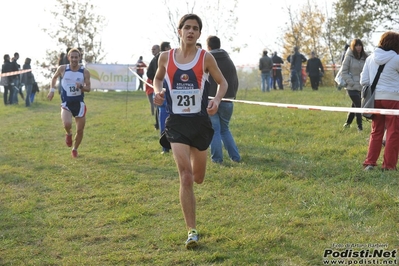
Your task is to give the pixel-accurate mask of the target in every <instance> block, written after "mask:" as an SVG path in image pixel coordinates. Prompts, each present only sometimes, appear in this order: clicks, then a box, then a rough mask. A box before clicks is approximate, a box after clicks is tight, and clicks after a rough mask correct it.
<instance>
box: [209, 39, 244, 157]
mask: <svg viewBox="0 0 399 266" xmlns="http://www.w3.org/2000/svg"><path fill="white" fill-rule="evenodd" d="M206 42H207V46H208V51H209V52H210V53H211V54H212V55H213V57H214V58H215V60H216V63H217V64H218V67H219V68H220V71H221V72H222V74H223V76H224V77H225V79H226V81H227V83H228V87H227V92H226V94H225V96H224V99H226V100H222V101H221V102H220V105H219V109H218V111H217V112H216V114H214V115H211V116H210V118H211V122H212V127H213V130H214V134H213V138H212V142H211V159H212V162H215V163H222V162H223V149H222V144H224V147H225V148H226V150H227V152H228V154H229V157H230V159H231V160H232V161H234V162H239V161H240V160H241V156H240V153H239V151H238V148H237V145H236V143H235V141H234V138H233V135H232V134H231V132H230V129H229V123H230V119H231V116H232V114H233V102H232V101H229V100H228V99H231V100H233V99H235V98H236V94H237V90H238V77H237V70H236V67H235V65H234V63H233V61H232V60H231V59H230V56H229V55H228V53H227V52H226V51H225V50H223V49H220V39H219V38H218V37H217V36H212V35H211V36H209V37H208V39H207V40H206ZM206 84H207V85H206V86H209V96H211V97H214V96H215V95H216V91H217V83H216V82H215V81H214V80H213V78H212V76H209V83H208V82H207V83H206Z"/></svg>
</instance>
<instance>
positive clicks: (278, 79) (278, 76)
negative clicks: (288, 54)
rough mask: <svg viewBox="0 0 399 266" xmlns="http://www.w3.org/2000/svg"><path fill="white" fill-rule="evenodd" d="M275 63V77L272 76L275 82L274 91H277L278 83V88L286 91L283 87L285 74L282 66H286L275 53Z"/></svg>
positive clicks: (273, 58) (273, 59)
mask: <svg viewBox="0 0 399 266" xmlns="http://www.w3.org/2000/svg"><path fill="white" fill-rule="evenodd" d="M272 61H273V75H272V81H273V89H275V90H276V89H277V87H276V83H277V84H278V88H279V89H280V90H283V89H284V86H283V74H282V64H284V61H283V59H282V58H281V57H280V56H278V55H277V52H274V53H273V57H272Z"/></svg>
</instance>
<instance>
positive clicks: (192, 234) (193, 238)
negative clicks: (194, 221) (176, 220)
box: [185, 229, 199, 249]
mask: <svg viewBox="0 0 399 266" xmlns="http://www.w3.org/2000/svg"><path fill="white" fill-rule="evenodd" d="M198 240H199V235H198V232H197V230H195V229H191V230H190V231H189V232H188V239H187V241H186V244H185V245H186V248H187V249H191V248H195V247H197V246H198Z"/></svg>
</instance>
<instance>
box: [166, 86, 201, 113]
mask: <svg viewBox="0 0 399 266" xmlns="http://www.w3.org/2000/svg"><path fill="white" fill-rule="evenodd" d="M170 96H171V98H172V111H173V113H174V114H195V113H199V112H200V111H201V96H202V95H201V91H200V89H190V90H171V91H170Z"/></svg>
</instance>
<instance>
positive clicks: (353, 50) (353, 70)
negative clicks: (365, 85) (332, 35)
mask: <svg viewBox="0 0 399 266" xmlns="http://www.w3.org/2000/svg"><path fill="white" fill-rule="evenodd" d="M367 56H368V54H367V53H366V52H365V51H364V47H363V42H362V41H361V40H360V39H353V40H352V42H351V44H350V47H349V49H348V50H347V52H346V54H345V59H344V62H343V63H342V78H343V79H344V80H345V83H346V84H347V85H346V88H345V89H346V93H347V94H348V96H349V97H350V99H351V101H352V107H355V108H360V107H361V90H362V85H360V73H362V70H363V66H364V63H365V61H366V58H367ZM355 116H356V123H357V129H358V131H359V132H360V131H362V130H363V123H362V114H361V113H352V112H349V113H348V115H347V118H346V122H345V124H344V129H345V128H349V127H350V125H351V124H352V122H353V119H354V118H355Z"/></svg>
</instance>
